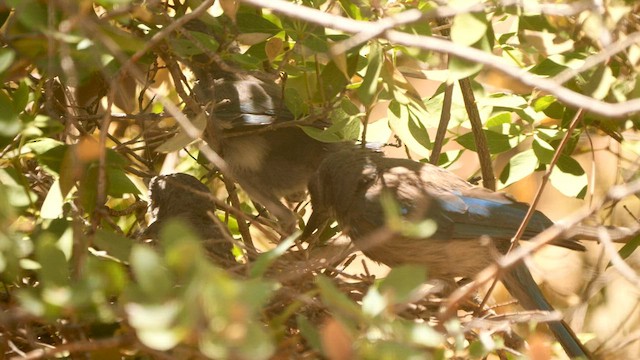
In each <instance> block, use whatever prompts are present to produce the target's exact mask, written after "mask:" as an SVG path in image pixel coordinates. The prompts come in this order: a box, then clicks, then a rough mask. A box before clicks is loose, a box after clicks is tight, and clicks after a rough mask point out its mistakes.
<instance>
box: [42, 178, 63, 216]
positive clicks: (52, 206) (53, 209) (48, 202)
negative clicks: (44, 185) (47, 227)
mask: <svg viewBox="0 0 640 360" xmlns="http://www.w3.org/2000/svg"><path fill="white" fill-rule="evenodd" d="M63 205H64V197H63V196H62V191H61V190H60V180H59V179H56V180H55V181H54V182H53V184H51V187H50V188H49V191H48V192H47V196H46V197H45V198H44V202H43V203H42V207H41V208H40V216H41V217H42V218H43V219H57V218H59V217H61V216H62V214H63V211H62V206H63Z"/></svg>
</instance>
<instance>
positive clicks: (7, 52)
mask: <svg viewBox="0 0 640 360" xmlns="http://www.w3.org/2000/svg"><path fill="white" fill-rule="evenodd" d="M15 57H16V53H15V52H14V51H13V50H11V49H8V48H3V49H0V73H2V72H4V71H5V70H7V69H8V68H9V66H11V64H13V59H15Z"/></svg>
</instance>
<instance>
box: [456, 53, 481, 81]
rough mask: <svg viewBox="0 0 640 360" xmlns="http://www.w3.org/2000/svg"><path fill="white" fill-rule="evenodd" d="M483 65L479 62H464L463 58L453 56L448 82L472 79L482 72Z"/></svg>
mask: <svg viewBox="0 0 640 360" xmlns="http://www.w3.org/2000/svg"><path fill="white" fill-rule="evenodd" d="M482 67H483V65H482V64H480V63H477V62H473V61H468V60H463V59H461V58H458V57H455V56H452V57H451V59H450V60H449V79H448V82H449V83H451V82H453V81H457V80H460V79H464V78H468V77H471V76H473V75H475V74H477V73H478V72H480V70H482Z"/></svg>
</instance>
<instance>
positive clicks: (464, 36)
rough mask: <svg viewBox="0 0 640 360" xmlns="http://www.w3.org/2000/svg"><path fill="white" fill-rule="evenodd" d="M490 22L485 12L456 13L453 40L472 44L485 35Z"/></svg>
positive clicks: (452, 32)
mask: <svg viewBox="0 0 640 360" xmlns="http://www.w3.org/2000/svg"><path fill="white" fill-rule="evenodd" d="M488 27H489V24H488V22H487V18H486V15H485V14H484V12H482V13H481V12H476V13H469V12H464V13H461V14H458V15H456V16H455V17H454V18H453V24H451V41H453V42H454V43H456V44H460V45H467V46H471V45H473V44H475V43H477V42H478V41H480V39H482V37H484V36H485V34H486V32H487V29H488Z"/></svg>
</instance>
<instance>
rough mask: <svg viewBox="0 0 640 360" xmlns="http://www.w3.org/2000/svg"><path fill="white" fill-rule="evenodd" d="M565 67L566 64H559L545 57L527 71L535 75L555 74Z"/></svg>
mask: <svg viewBox="0 0 640 360" xmlns="http://www.w3.org/2000/svg"><path fill="white" fill-rule="evenodd" d="M565 69H567V67H566V66H564V65H560V64H558V63H556V62H554V61H553V60H551V59H549V58H546V59H544V60H542V61H541V62H540V63H538V64H536V66H534V67H532V68H531V69H530V70H529V71H530V72H531V73H533V74H536V75H544V76H555V75H558V74H559V73H561V72H562V71H564V70H565Z"/></svg>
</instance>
